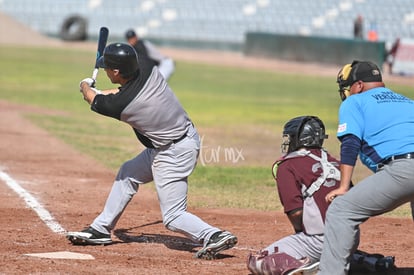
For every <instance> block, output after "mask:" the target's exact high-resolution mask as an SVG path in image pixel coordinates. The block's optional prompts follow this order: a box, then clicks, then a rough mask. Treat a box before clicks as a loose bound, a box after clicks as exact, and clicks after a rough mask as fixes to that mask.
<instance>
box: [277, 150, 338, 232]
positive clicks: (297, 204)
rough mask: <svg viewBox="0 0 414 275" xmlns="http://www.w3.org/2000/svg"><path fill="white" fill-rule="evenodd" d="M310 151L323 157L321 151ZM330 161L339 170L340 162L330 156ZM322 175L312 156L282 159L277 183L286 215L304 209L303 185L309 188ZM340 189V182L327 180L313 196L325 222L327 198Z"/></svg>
mask: <svg viewBox="0 0 414 275" xmlns="http://www.w3.org/2000/svg"><path fill="white" fill-rule="evenodd" d="M308 151H310V152H311V153H312V154H314V155H316V156H318V157H321V149H309V150H308ZM328 161H329V162H330V163H332V164H333V165H334V166H335V167H337V168H338V169H339V164H340V162H339V161H338V160H337V159H335V158H334V157H332V156H331V155H329V154H328ZM321 174H322V165H321V163H320V162H319V161H317V160H314V159H313V158H311V157H310V156H296V157H292V158H289V157H287V158H284V159H282V162H281V163H279V165H278V168H277V172H276V182H277V190H278V193H279V198H280V201H281V203H282V205H283V208H284V212H285V213H289V212H290V211H292V210H295V209H301V208H303V201H304V198H303V195H302V191H303V189H302V188H303V187H302V185H305V186H306V188H309V186H311V185H312V183H313V182H314V181H316V180H317V179H318V178H319V177H320V176H321ZM338 187H339V181H336V180H334V179H329V180H327V184H323V185H322V186H321V187H320V189H319V190H318V191H316V192H315V193H314V194H313V197H314V200H315V202H316V204H317V206H318V208H319V211H320V214H321V216H322V219H323V221H325V214H326V211H327V209H328V206H329V204H328V203H327V202H326V201H325V196H326V195H327V194H328V193H329V192H330V191H332V190H333V189H336V188H338ZM305 227H306V225H305Z"/></svg>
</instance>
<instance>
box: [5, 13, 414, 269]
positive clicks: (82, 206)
mask: <svg viewBox="0 0 414 275" xmlns="http://www.w3.org/2000/svg"><path fill="white" fill-rule="evenodd" d="M0 25H2V26H4V24H3V21H2V17H1V16H0ZM7 26H8V27H7V31H9V32H10V33H11V34H13V31H14V29H13V25H12V24H11V23H10V22H8V23H7ZM4 29H6V28H4ZM4 29H3V30H2V31H6V30H4ZM25 31H27V29H25ZM13 35H15V34H13ZM2 37H3V35H2ZM27 37H28V38H27ZM26 39H29V40H30V33H29V34H27V35H26ZM35 39H37V38H36V37H34V38H33V40H32V42H33V41H35ZM36 41H37V40H36ZM47 41H48V40H47V39H46V40H42V43H44V44H42V43H40V44H41V45H48V44H47ZM57 44H58V46H68V45H65V44H63V43H57ZM37 45H39V43H38V44H37ZM53 46H55V45H53ZM69 46H70V47H72V46H73V44H70V45H69ZM79 47H87V48H90V49H91V50H92V52H93V51H94V50H95V48H96V46H95V45H92V44H79ZM166 51H167V52H168V54H171V55H172V57H173V58H175V59H176V60H179V59H180V58H181V59H183V60H190V59H192V60H194V59H197V58H198V59H200V61H202V62H204V61H203V60H202V59H206V60H205V62H213V60H216V62H221V63H222V64H229V65H230V64H233V65H234V64H235V63H237V62H240V64H245V65H243V66H255V67H260V66H263V67H264V68H266V69H270V70H273V69H274V70H280V69H283V68H286V70H285V71H292V72H294V71H295V72H301V73H303V72H304V71H306V73H309V74H311V73H313V72H315V68H314V66H318V65H317V64H310V65H309V66H303V65H302V64H295V63H289V64H288V63H286V62H269V61H265V60H254V59H245V58H243V57H241V56H239V55H237V54H231V53H230V54H226V53H216V52H205V53H203V54H202V55H199V52H197V51H188V52H187V53H186V51H184V50H176V49H166ZM209 55H210V56H209ZM319 67H320V70H319V71H320V72H322V73H323V72H325V73H326V74H329V75H331V76H334V75H335V74H336V72H337V70H336V68H328V69H327V68H326V66H319ZM308 69H309V71H308ZM394 79H395V81H399V78H398V77H395V78H394ZM405 81H406V82H407V83H408V82H410V81H412V79H409V78H404V79H403V80H401V83H404V82H405ZM399 82H400V81H399ZM16 92H18V91H16ZM80 100H81V99H80ZM85 108H86V107H85ZM35 113H42V114H50V115H65V114H64V113H62V112H59V113H57V112H54V111H49V110H44V109H39V108H35V107H30V106H25V105H17V104H12V103H9V102H5V101H1V100H0V137H1V139H0V152H1V153H0V171H4V172H5V173H7V174H8V175H10V176H11V177H13V179H15V180H16V181H17V182H19V184H21V186H22V187H23V188H24V189H25V190H27V192H29V193H30V194H31V195H32V196H34V197H35V198H36V199H37V200H38V201H39V202H40V203H41V204H42V206H43V207H44V208H45V209H47V210H48V211H49V212H50V213H51V214H52V215H53V217H54V218H55V219H56V221H57V222H59V224H60V225H61V226H62V227H63V228H64V229H65V230H67V231H74V230H80V229H83V228H84V227H86V226H88V225H89V223H90V222H91V221H92V220H93V219H94V218H95V217H96V216H97V215H98V214H99V213H100V211H101V209H102V207H103V205H104V202H105V200H106V197H107V194H108V192H109V190H110V188H111V186H112V181H113V179H114V176H115V172H114V171H110V170H109V169H107V168H105V167H103V166H102V165H101V164H99V163H98V162H96V161H95V160H93V159H91V158H90V157H89V156H86V155H83V154H82V153H81V152H78V151H75V150H74V149H73V148H71V147H69V146H68V145H66V144H64V143H63V142H62V141H60V140H58V139H56V138H54V137H52V136H51V135H49V134H48V133H47V132H46V131H44V130H42V129H40V128H38V127H36V126H35V125H33V124H31V123H30V122H29V121H28V120H27V119H26V118H25V115H27V114H35ZM200 130H201V131H202V130H203V129H200ZM131 134H132V133H131ZM264 142H268V141H264ZM262 144H263V143H260V142H255V143H254V144H252V145H251V146H252V147H253V148H252V152H253V151H254V147H255V146H261V145H262ZM257 152H260V150H257ZM258 158H260V156H258ZM190 184H191V178H190ZM189 210H190V211H191V212H193V213H195V214H197V215H198V216H200V217H201V218H202V219H204V220H205V221H207V222H209V223H211V224H213V225H216V226H218V227H220V228H223V229H226V230H229V231H231V232H232V233H234V234H235V235H237V237H238V239H239V243H238V244H237V245H236V247H234V248H233V249H230V250H227V251H224V252H223V253H222V254H221V255H220V257H219V258H218V259H217V260H214V261H205V260H198V259H193V255H194V253H195V252H196V251H197V250H198V249H199V248H200V245H199V244H195V243H193V242H191V241H190V240H189V239H187V238H184V237H183V236H182V235H180V234H177V233H173V232H171V231H169V230H167V229H165V227H164V226H163V225H162V222H161V216H160V210H159V205H158V200H157V196H156V194H155V192H154V191H153V189H152V188H150V187H149V186H143V187H141V188H140V190H139V192H138V194H137V195H136V196H135V197H134V198H133V200H132V201H131V203H130V205H129V206H128V208H127V210H126V211H125V213H124V214H123V216H122V217H121V219H120V221H119V223H118V225H117V227H116V229H115V231H114V244H112V245H108V246H73V245H71V244H70V243H69V241H68V240H66V238H65V236H64V234H59V233H55V232H53V231H52V230H51V229H50V228H49V227H48V226H47V225H46V224H45V223H44V222H43V221H42V220H41V219H40V218H39V216H38V215H37V214H36V213H35V212H34V211H33V210H32V209H31V208H29V207H27V204H26V203H25V202H24V201H23V200H22V199H21V197H19V195H18V194H16V192H14V191H13V190H12V189H11V188H9V187H8V186H7V185H6V184H4V181H3V180H0V211H1V215H0V224H1V227H0V236H1V237H0V238H1V239H0V242H1V246H0V259H1V265H0V274H248V273H249V272H248V270H247V268H246V258H247V255H248V254H249V253H250V252H255V251H257V250H258V249H261V248H263V247H265V246H267V245H268V244H270V243H271V242H273V241H274V240H276V239H279V238H281V237H283V236H285V235H287V234H291V233H292V231H293V229H292V227H291V226H290V224H289V222H288V219H287V218H286V217H285V215H284V214H283V213H282V212H280V211H268V212H263V211H255V210H245V209H211V208H191V209H189ZM361 231H362V232H361V244H360V249H361V250H364V251H366V252H370V253H381V254H384V255H390V256H395V257H396V265H397V266H398V270H397V271H395V272H392V273H390V274H407V275H408V274H414V238H413V233H414V226H413V221H412V219H409V218H388V217H383V216H379V217H375V218H371V219H369V220H368V221H367V222H366V223H364V224H363V225H362V226H361ZM53 251H55V252H59V253H63V252H66V253H69V254H68V255H77V254H78V253H79V254H87V255H91V256H92V257H93V258H95V259H94V260H81V259H62V258H59V257H57V258H51V257H34V256H27V255H26V254H38V255H42V254H43V253H46V254H43V255H48V253H51V252H53ZM59 253H58V254H56V255H61V254H59ZM56 255H55V256H56Z"/></svg>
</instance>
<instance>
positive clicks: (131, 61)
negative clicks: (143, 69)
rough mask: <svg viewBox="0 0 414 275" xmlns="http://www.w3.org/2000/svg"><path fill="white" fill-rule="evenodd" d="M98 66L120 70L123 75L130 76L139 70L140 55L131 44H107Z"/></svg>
mask: <svg viewBox="0 0 414 275" xmlns="http://www.w3.org/2000/svg"><path fill="white" fill-rule="evenodd" d="M98 66H99V67H101V68H109V69H114V70H119V72H120V74H121V75H122V76H123V77H125V78H129V77H131V76H133V75H134V74H135V73H136V72H137V71H138V55H137V53H136V51H135V49H134V48H133V47H132V46H130V45H129V44H125V43H113V44H110V45H108V46H106V48H105V50H104V52H103V56H102V57H100V58H99V60H98Z"/></svg>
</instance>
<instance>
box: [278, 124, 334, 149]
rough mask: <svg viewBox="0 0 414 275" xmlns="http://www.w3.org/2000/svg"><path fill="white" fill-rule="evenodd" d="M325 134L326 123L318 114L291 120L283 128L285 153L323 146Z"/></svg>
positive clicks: (282, 147)
mask: <svg viewBox="0 0 414 275" xmlns="http://www.w3.org/2000/svg"><path fill="white" fill-rule="evenodd" d="M326 138H328V136H327V135H325V125H323V122H322V121H321V120H320V119H319V118H318V117H316V116H300V117H295V118H293V119H291V120H289V121H288V122H287V123H286V124H285V127H284V129H283V143H282V146H281V149H282V152H283V153H290V152H293V151H296V150H298V149H299V148H303V147H305V148H321V147H322V144H323V141H324V139H326Z"/></svg>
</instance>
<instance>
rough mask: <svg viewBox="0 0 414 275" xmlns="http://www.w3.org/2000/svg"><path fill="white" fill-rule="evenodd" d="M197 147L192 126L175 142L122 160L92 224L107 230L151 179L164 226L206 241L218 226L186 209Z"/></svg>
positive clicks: (97, 228)
mask: <svg viewBox="0 0 414 275" xmlns="http://www.w3.org/2000/svg"><path fill="white" fill-rule="evenodd" d="M199 150H200V138H199V135H198V134H197V132H196V130H195V129H194V128H192V127H191V128H190V130H189V132H188V133H187V137H186V138H184V139H183V140H182V141H180V142H178V143H172V144H171V145H167V146H164V147H163V148H159V149H151V148H147V149H145V150H144V151H142V152H141V153H140V154H139V155H138V156H136V157H135V158H133V159H131V160H129V161H127V162H125V163H124V164H123V165H122V166H121V168H120V170H119V172H118V175H117V176H116V179H115V181H114V184H113V186H112V190H111V192H110V193H109V196H108V198H107V201H106V203H105V207H104V209H103V211H102V213H101V214H100V215H99V216H98V217H97V218H96V219H95V220H94V222H93V223H92V225H91V226H92V227H93V228H94V229H96V230H98V231H100V232H102V233H108V234H109V233H110V232H111V230H112V229H114V227H115V225H116V223H117V222H118V220H119V218H120V217H121V215H122V213H123V211H124V210H125V208H126V206H127V205H128V203H129V202H130V200H131V199H132V197H133V196H134V195H135V193H137V192H138V188H139V185H140V184H145V183H148V182H151V181H154V183H155V187H156V190H157V194H158V199H159V203H160V208H161V213H162V219H163V223H164V225H165V226H166V227H167V228H168V229H169V230H172V231H176V232H180V233H182V234H184V235H186V236H187V237H189V238H191V239H192V240H194V241H197V242H202V241H204V242H206V241H207V240H209V238H210V236H211V235H212V234H214V233H215V232H217V231H219V230H220V229H218V228H216V227H213V226H211V225H209V224H207V223H206V222H204V221H203V220H201V219H200V218H199V217H197V216H195V215H193V214H191V213H189V212H187V191H188V185H187V184H188V183H187V180H188V176H189V175H190V174H191V173H192V172H193V170H194V168H195V166H196V163H197V158H198V154H199Z"/></svg>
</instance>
